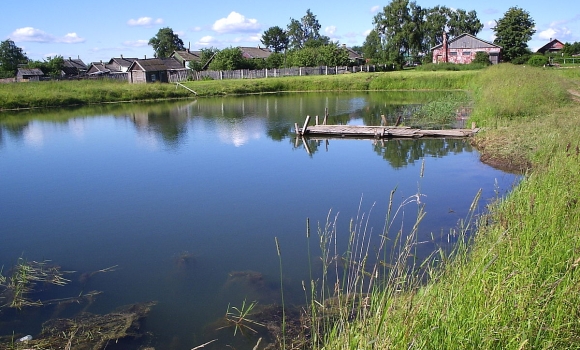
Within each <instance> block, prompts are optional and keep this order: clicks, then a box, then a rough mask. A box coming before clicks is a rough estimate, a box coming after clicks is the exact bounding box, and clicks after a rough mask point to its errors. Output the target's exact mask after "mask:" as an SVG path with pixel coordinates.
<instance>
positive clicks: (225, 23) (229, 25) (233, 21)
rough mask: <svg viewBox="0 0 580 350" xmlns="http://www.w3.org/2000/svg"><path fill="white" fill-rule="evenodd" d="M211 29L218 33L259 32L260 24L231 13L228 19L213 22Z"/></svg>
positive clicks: (233, 12)
mask: <svg viewBox="0 0 580 350" xmlns="http://www.w3.org/2000/svg"><path fill="white" fill-rule="evenodd" d="M212 29H213V30H215V31H216V32H218V33H232V32H248V31H251V32H253V31H256V30H260V24H259V23H258V20H257V19H252V18H246V17H245V16H244V15H241V14H239V13H237V12H235V11H232V12H231V13H230V14H229V15H228V17H226V18H221V19H218V20H217V21H215V23H214V24H213V26H212Z"/></svg>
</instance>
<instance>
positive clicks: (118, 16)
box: [0, 0, 580, 65]
mask: <svg viewBox="0 0 580 350" xmlns="http://www.w3.org/2000/svg"><path fill="white" fill-rule="evenodd" d="M2 2H3V4H2V13H3V16H2V20H1V21H0V41H4V40H7V39H10V40H12V41H14V43H15V44H16V46H18V47H20V48H22V49H23V51H24V53H25V54H26V56H27V57H29V58H30V59H33V60H43V59H45V58H47V57H54V56H57V55H59V56H63V57H64V58H65V59H67V58H69V57H72V58H80V59H82V60H83V62H85V63H86V64H87V65H88V64H89V63H91V62H99V61H109V59H111V58H112V57H120V56H121V55H123V56H124V57H136V58H144V57H148V58H151V57H153V48H152V47H151V46H149V45H148V41H149V39H151V38H152V37H154V36H155V35H156V34H157V32H158V31H159V29H161V28H165V27H169V28H171V29H172V30H173V32H174V33H175V34H177V35H178V36H179V38H180V39H181V40H183V42H184V44H185V47H186V48H188V47H189V48H190V49H191V50H199V49H202V48H210V47H214V48H218V49H223V48H227V47H235V46H254V47H257V46H260V45H262V44H261V43H260V38H261V35H262V33H264V31H266V30H267V29H268V28H270V27H273V26H279V27H281V28H283V29H286V26H287V25H288V24H289V23H290V19H291V18H293V19H297V20H300V18H302V17H303V16H304V15H305V14H306V11H307V10H308V9H310V11H311V12H312V13H313V14H314V15H315V16H316V18H317V20H318V22H319V24H320V25H321V33H322V34H324V35H326V36H328V37H330V38H331V40H333V41H335V42H338V43H339V44H346V45H347V46H349V47H350V46H362V44H363V42H364V40H365V38H366V35H367V34H368V33H369V32H370V30H372V29H373V18H374V16H376V15H377V13H379V12H381V11H382V9H383V8H384V7H385V6H387V5H388V4H389V3H390V0H384V1H378V0H358V1H356V2H348V3H345V4H338V2H336V1H329V0H318V1H303V0H293V1H282V2H278V1H265V0H250V1H239V0H235V1H234V0H213V1H212V0H209V1H191V0H190V1H173V0H165V1H158V0H156V1H153V0H140V1H137V2H120V3H115V2H104V3H99V2H90V1H89V2H84V3H77V5H75V6H71V5H64V6H59V5H56V4H53V3H49V2H48V1H47V0H28V1H26V5H22V2H20V1H15V0H3V1H2ZM6 2H7V3H6ZM415 2H416V3H417V4H418V5H419V6H422V7H423V8H432V7H435V6H437V5H441V6H447V7H449V8H454V9H463V10H466V11H471V10H475V11H476V12H477V16H478V18H479V20H480V21H482V22H483V23H484V24H485V27H484V29H483V30H482V31H481V32H480V33H478V35H477V36H478V37H479V38H481V39H483V40H488V41H493V39H494V36H493V34H494V33H493V30H492V29H491V28H492V27H493V26H494V25H495V21H496V20H498V19H500V18H501V17H503V15H504V14H505V12H506V11H507V10H508V9H509V8H511V7H519V8H522V9H524V10H526V11H527V12H528V13H529V14H530V16H531V18H532V19H533V20H534V21H535V24H536V28H535V29H536V34H535V35H534V36H533V38H532V40H531V41H530V42H528V46H529V47H530V49H532V50H534V51H535V50H537V49H538V48H540V47H542V46H543V45H544V44H546V43H548V42H549V41H550V39H551V38H552V39H558V40H560V41H562V42H564V43H566V42H570V43H572V42H580V2H579V1H566V2H563V3H561V4H559V5H555V3H552V2H550V1H540V0H533V1H526V4H525V5H519V4H518V3H522V1H517V2H515V1H514V0H486V1H467V0H415ZM71 4H72V3H71ZM8 14H9V15H8Z"/></svg>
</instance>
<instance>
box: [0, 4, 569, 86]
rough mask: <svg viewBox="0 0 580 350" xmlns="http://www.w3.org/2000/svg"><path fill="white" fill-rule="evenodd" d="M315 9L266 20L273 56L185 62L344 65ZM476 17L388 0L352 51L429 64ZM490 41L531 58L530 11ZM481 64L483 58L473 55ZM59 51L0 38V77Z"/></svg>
mask: <svg viewBox="0 0 580 350" xmlns="http://www.w3.org/2000/svg"><path fill="white" fill-rule="evenodd" d="M321 28H322V26H321V25H320V23H319V21H318V19H317V17H316V15H315V14H314V13H312V11H310V9H308V10H306V14H305V15H304V16H303V17H301V18H300V19H294V18H290V21H289V23H288V24H287V25H286V26H285V27H284V28H283V27H280V26H273V27H270V28H268V29H267V30H265V31H264V32H263V33H262V36H261V39H260V42H261V44H262V45H264V47H266V48H268V49H270V50H271V51H272V54H271V55H270V56H269V57H268V58H266V59H247V58H244V57H243V56H242V50H241V49H240V48H239V47H228V48H225V49H221V50H219V49H217V48H215V47H209V48H203V49H201V60H200V61H196V62H190V63H189V67H188V68H191V69H193V70H196V71H201V70H205V69H210V70H236V69H264V68H268V69H272V68H286V67H315V66H346V65H349V64H352V63H351V62H350V60H349V54H348V50H347V49H346V47H344V46H343V45H339V43H338V42H333V41H332V40H331V39H330V38H329V37H328V36H326V35H323V34H321V32H320V29H321ZM482 29H483V23H482V22H481V21H480V20H479V18H478V17H477V13H476V11H474V10H471V11H467V10H463V9H452V8H449V7H446V6H435V7H432V8H423V7H421V6H420V5H418V4H417V2H415V1H409V0H392V1H391V2H390V3H389V4H388V5H387V6H384V7H383V9H382V11H381V12H379V13H378V14H377V15H376V16H374V18H373V30H372V31H371V32H370V33H369V34H368V35H367V37H366V38H365V41H364V43H363V44H362V46H354V47H352V48H351V49H352V50H353V51H356V52H358V53H359V54H361V55H362V57H364V59H365V61H366V62H367V63H369V64H377V65H383V66H388V67H392V68H394V69H401V68H402V67H403V66H404V65H405V64H406V63H409V62H417V63H419V62H422V63H429V62H432V56H431V48H432V47H434V46H437V45H439V44H441V43H442V42H443V35H445V34H444V33H446V34H447V35H449V37H454V36H458V35H461V34H463V33H468V34H471V35H474V36H476V35H477V34H478V33H479V32H480V31H481V30H482ZM492 30H493V31H494V33H495V39H494V44H496V45H499V46H501V47H502V61H504V62H513V63H520V64H521V63H527V62H530V61H531V60H534V59H535V61H538V62H543V59H542V60H538V57H537V55H534V54H533V53H532V52H531V50H530V49H529V47H528V45H527V43H528V42H529V41H530V40H531V38H532V36H533V35H534V34H535V32H536V31H535V22H534V20H533V19H532V18H531V16H530V14H529V13H528V12H527V11H526V10H524V9H522V8H519V7H512V8H510V9H509V10H508V11H507V12H506V13H505V14H504V15H503V17H502V18H500V19H499V20H496V25H495V26H494V27H493V28H492ZM149 45H150V46H151V47H152V48H153V51H154V56H155V57H159V58H165V57H169V56H170V55H171V54H172V53H173V52H174V51H181V50H185V46H184V43H183V41H182V40H181V39H180V38H179V36H178V35H177V34H176V33H174V32H173V30H172V29H171V28H169V27H166V28H161V29H159V31H158V32H157V34H156V35H155V36H154V37H152V38H151V39H150V40H149ZM562 53H563V54H564V55H566V56H572V55H577V54H580V43H578V42H574V43H566V44H565V45H564V49H563V50H562ZM478 61H480V62H485V59H484V60H478ZM63 64H64V60H63V58H62V56H55V57H48V58H47V59H44V60H43V61H30V60H29V59H28V58H27V57H26V55H25V54H24V53H23V52H22V49H21V48H19V47H17V46H16V45H15V44H14V42H13V41H11V40H10V39H7V40H5V41H3V42H1V43H0V78H4V77H13V76H15V75H16V71H17V68H18V67H19V66H22V65H27V66H28V67H29V68H40V69H41V70H42V71H43V72H44V74H45V75H48V76H58V75H59V74H60V72H61V71H62V68H63Z"/></svg>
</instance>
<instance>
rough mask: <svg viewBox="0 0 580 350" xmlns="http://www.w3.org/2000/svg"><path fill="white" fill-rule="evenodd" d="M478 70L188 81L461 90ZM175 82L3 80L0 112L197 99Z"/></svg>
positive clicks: (210, 86) (246, 86)
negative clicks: (5, 81)
mask: <svg viewBox="0 0 580 350" xmlns="http://www.w3.org/2000/svg"><path fill="white" fill-rule="evenodd" d="M476 74H477V73H476V72H474V71H469V72H414V71H406V72H390V73H370V74H367V73H364V74H363V73H358V74H342V75H338V76H336V75H335V76H305V77H281V78H268V79H251V80H250V79H237V80H206V81H191V82H186V83H184V85H185V86H187V87H188V88H190V89H192V90H194V91H195V92H196V93H197V97H200V98H201V97H210V96H224V95H234V94H249V93H271V92H283V91H328V90H331V91H354V90H456V89H464V88H465V87H466V86H467V84H468V83H469V81H470V80H472V79H473V77H474V76H476ZM195 97H196V96H195V95H193V94H192V93H191V92H190V91H188V90H187V89H184V88H182V87H177V86H175V85H174V84H160V83H156V84H129V83H126V82H116V81H107V80H98V81H97V80H86V81H59V82H34V83H17V84H0V111H2V110H8V109H24V108H46V107H67V106H78V105H89V104H100V103H106V102H131V101H146V100H160V99H176V98H195Z"/></svg>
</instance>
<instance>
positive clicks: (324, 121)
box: [322, 107, 328, 125]
mask: <svg viewBox="0 0 580 350" xmlns="http://www.w3.org/2000/svg"><path fill="white" fill-rule="evenodd" d="M327 120H328V107H325V108H324V120H323V121H322V125H326V122H327Z"/></svg>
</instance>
